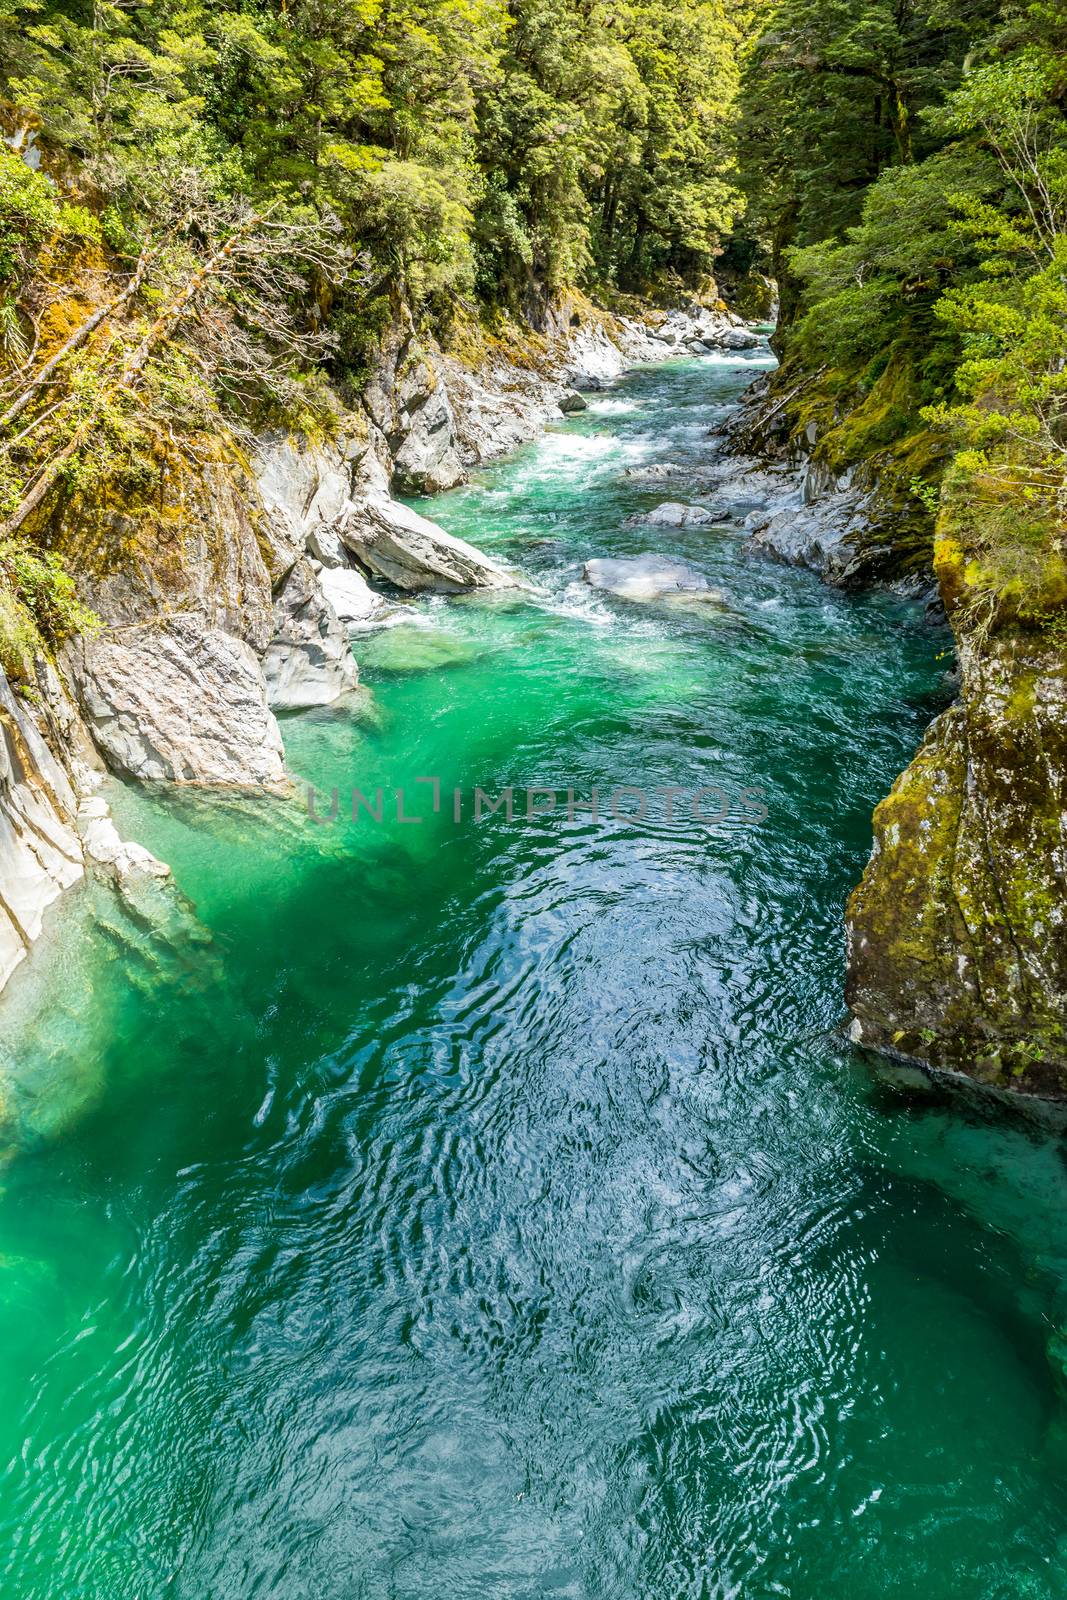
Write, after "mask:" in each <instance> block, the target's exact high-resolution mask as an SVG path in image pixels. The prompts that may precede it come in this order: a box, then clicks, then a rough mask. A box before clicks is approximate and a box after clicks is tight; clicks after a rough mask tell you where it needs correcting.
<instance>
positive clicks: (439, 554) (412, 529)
mask: <svg viewBox="0 0 1067 1600" xmlns="http://www.w3.org/2000/svg"><path fill="white" fill-rule="evenodd" d="M339 533H340V536H341V539H342V541H343V542H344V545H345V547H346V548H347V549H348V550H350V551H351V553H352V554H353V555H354V556H355V558H356V561H357V562H358V563H359V565H360V566H361V567H362V568H363V569H364V570H365V571H366V572H368V573H369V574H370V575H371V576H372V577H375V578H381V579H384V580H385V582H387V583H391V584H394V585H395V586H396V587H397V588H398V589H406V590H408V591H410V592H417V591H419V590H433V591H435V592H436V593H438V594H460V593H462V592H463V591H464V590H465V589H514V588H516V587H518V580H517V579H515V578H514V577H512V576H511V574H510V573H509V572H507V571H505V569H504V568H503V567H502V566H500V565H499V564H498V563H497V562H495V561H493V560H491V559H490V557H489V556H486V555H483V554H482V553H481V551H480V550H476V549H475V548H474V546H473V545H470V544H468V543H467V542H466V540H465V539H457V538H456V537H455V535H454V534H451V533H446V532H445V530H444V528H439V527H438V526H437V523H436V522H431V521H430V520H429V518H428V517H421V516H420V515H419V513H418V512H417V511H412V510H411V508H410V507H409V506H405V505H401V504H400V503H399V502H398V501H396V500H389V499H387V498H385V497H384V496H381V497H379V496H373V495H372V496H368V497H367V498H366V499H365V500H361V501H359V502H358V503H355V504H353V505H351V506H350V507H349V508H348V510H347V512H346V514H345V517H344V520H343V521H342V523H341V525H340V528H339Z"/></svg>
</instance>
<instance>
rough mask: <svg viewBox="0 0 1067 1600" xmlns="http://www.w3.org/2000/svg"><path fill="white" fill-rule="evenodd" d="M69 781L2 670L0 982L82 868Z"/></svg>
mask: <svg viewBox="0 0 1067 1600" xmlns="http://www.w3.org/2000/svg"><path fill="white" fill-rule="evenodd" d="M76 810H77V801H76V799H75V795H74V791H73V789H72V788H71V785H70V781H69V779H68V777H67V775H66V773H65V772H64V771H63V769H62V768H61V767H60V765H59V763H58V762H57V761H56V760H55V758H54V757H53V755H52V753H51V751H50V750H49V749H48V746H47V745H46V744H45V742H44V740H43V739H42V737H41V735H40V733H39V731H38V729H37V728H36V727H35V725H34V723H33V721H32V719H31V717H30V716H29V715H28V713H27V712H26V711H25V710H24V709H23V708H22V707H21V706H20V705H19V703H18V701H17V700H16V699H15V696H14V695H13V694H12V692H11V687H10V685H9V683H8V681H7V678H6V677H5V676H4V673H3V671H2V670H0V988H2V987H3V985H4V984H5V983H6V982H7V980H8V978H9V977H10V976H11V974H12V972H13V971H14V970H15V968H16V967H17V966H18V964H19V962H20V961H22V960H23V958H24V957H25V955H26V954H27V952H28V951H29V948H30V945H31V944H32V943H33V941H34V940H35V939H36V938H38V937H39V935H40V933H41V929H42V927H43V925H44V913H45V911H46V910H47V909H48V907H49V906H50V905H51V904H52V903H53V901H55V900H57V899H58V898H59V896H60V894H62V892H63V890H64V889H67V888H69V887H70V885H71V884H73V883H77V881H78V879H79V878H81V877H82V875H83V873H84V866H83V861H82V848H81V841H80V839H79V837H78V833H77V830H76V828H75V824H74V816H75V812H76Z"/></svg>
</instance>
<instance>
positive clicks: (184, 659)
mask: <svg viewBox="0 0 1067 1600" xmlns="http://www.w3.org/2000/svg"><path fill="white" fill-rule="evenodd" d="M74 663H75V675H76V680H77V684H78V693H79V698H80V700H81V704H82V709H83V711H84V713H85V717H86V720H87V722H88V724H89V727H90V729H91V731H92V735H93V738H94V740H95V741H96V743H97V745H98V747H99V748H100V750H101V751H102V752H103V754H104V756H105V759H106V760H107V762H108V765H109V766H110V767H111V768H112V769H113V770H114V771H117V772H124V773H127V774H129V776H130V777H133V778H138V779H141V780H142V781H143V782H146V783H161V782H166V781H169V782H172V783H195V784H220V785H226V786H233V787H241V788H270V789H278V790H281V789H283V788H285V787H287V783H286V776H285V762H284V756H283V752H282V739H281V734H280V733H279V731H278V724H277V722H276V721H275V720H274V715H273V713H272V711H271V709H270V706H269V705H268V703H267V690H266V685H265V683H264V680H263V674H262V672H261V671H260V666H259V662H258V660H257V659H256V656H255V654H254V653H253V651H252V649H251V648H250V646H249V645H247V644H246V643H245V642H244V641H243V640H241V639H235V638H234V637H233V635H232V634H229V633H225V632H223V630H222V629H221V628H216V627H212V626H210V625H209V624H207V623H206V622H205V621H204V620H203V618H202V617H198V616H192V615H179V616H172V617H167V618H166V619H164V620H163V621H161V622H158V623H149V624H145V625H144V626H142V627H131V628H119V629H114V630H112V631H111V632H109V633H105V634H101V635H100V636H99V637H97V638H94V639H90V640H87V641H85V642H84V643H83V646H82V648H81V650H80V652H79V653H78V655H77V656H76V657H75V658H74Z"/></svg>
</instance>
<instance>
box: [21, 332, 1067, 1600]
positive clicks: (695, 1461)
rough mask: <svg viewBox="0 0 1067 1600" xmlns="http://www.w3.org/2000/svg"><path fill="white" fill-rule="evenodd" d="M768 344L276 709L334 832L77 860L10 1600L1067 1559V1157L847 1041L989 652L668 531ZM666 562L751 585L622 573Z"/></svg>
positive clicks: (39, 970) (521, 477)
mask: <svg viewBox="0 0 1067 1600" xmlns="http://www.w3.org/2000/svg"><path fill="white" fill-rule="evenodd" d="M765 360H766V358H765V357H764V356H763V355H762V354H760V355H757V356H756V357H755V358H752V359H748V360H746V359H743V358H739V357H731V358H729V359H727V358H725V357H708V358H694V359H685V360H675V361H671V362H668V363H665V364H664V365H662V366H658V367H655V368H647V369H642V370H639V371H637V372H635V373H633V374H631V375H630V376H628V377H627V378H626V379H624V380H623V381H622V382H620V383H619V384H618V385H617V386H616V387H615V388H613V389H612V390H611V391H610V392H609V393H607V394H603V395H594V396H591V397H590V402H591V403H590V407H589V410H588V411H586V412H585V413H583V414H582V415H580V416H579V417H576V418H573V419H570V420H568V421H566V422H561V423H560V424H559V425H557V426H555V427H553V428H552V429H551V430H550V432H549V433H548V434H547V435H546V436H545V437H544V438H543V439H542V440H541V441H539V442H538V443H536V444H534V445H532V446H529V447H528V448H526V449H524V450H522V451H521V452H519V453H518V454H517V455H516V456H515V457H514V458H513V459H511V460H509V461H507V462H505V463H503V464H501V465H499V466H496V467H494V468H492V469H491V470H488V471H485V472H482V473H480V474H479V475H478V478H477V480H476V482H474V483H472V484H471V485H470V486H469V487H467V488H464V489H462V490H460V491H457V492H455V493H452V494H450V495H446V496H444V497H441V498H438V499H436V500H435V501H433V502H432V504H427V505H424V506H422V507H421V509H423V510H425V511H427V512H428V514H430V515H432V516H433V517H434V518H435V519H436V520H438V521H439V522H441V523H442V524H443V525H444V526H445V527H447V528H448V529H450V530H451V531H453V532H456V533H459V534H462V535H464V536H465V537H468V538H470V539H471V540H472V541H473V542H475V543H476V544H478V545H479V546H480V547H482V548H484V549H486V550H487V551H489V552H490V553H492V554H494V555H496V556H499V557H500V558H502V559H504V560H506V561H508V562H511V563H514V564H516V565H517V566H518V567H520V568H521V569H522V571H523V572H524V573H525V574H526V575H527V576H528V578H529V579H530V580H531V583H532V584H533V586H534V587H533V589H532V590H531V591H530V592H528V593H525V594H523V595H521V596H518V597H516V596H503V597H501V596H495V597H494V596H489V597H483V598H480V599H479V598H474V597H472V598H468V599H457V600H443V599H440V600H439V599H431V600H426V601H421V602H419V603H417V604H416V605H414V606H413V607H412V608H411V620H410V621H409V622H404V623H402V624H401V625H399V626H396V627H393V628H390V629H386V630H384V631H382V632H380V633H378V634H375V635H372V636H368V637H367V638H366V639H365V640H363V641H361V642H357V656H358V657H359V659H360V663H361V671H362V676H363V679H364V682H365V683H366V685H367V686H368V688H369V690H370V691H371V695H372V698H371V700H370V701H369V702H368V703H365V704H359V705H357V706H355V707H353V706H352V705H347V706H339V707H335V708H331V709H328V710H324V711H322V712H318V713H310V714H304V715H302V716H299V717H294V718H292V719H290V720H288V721H287V722H286V723H285V724H284V726H283V732H284V734H285V738H286V746H287V753H288V756H289V760H290V764H291V766H292V767H293V769H294V770H295V771H296V772H298V773H300V774H301V775H302V776H303V777H304V778H305V779H306V780H307V781H308V782H309V783H311V784H313V785H314V786H315V790H316V796H317V799H316V810H317V813H318V814H319V815H327V816H328V811H329V801H330V795H331V791H332V790H333V789H334V788H336V789H337V790H338V793H339V797H340V799H339V808H338V816H337V818H336V820H335V821H333V822H330V821H328V820H326V821H322V822H320V823H316V822H314V821H312V820H310V819H309V818H308V816H307V814H306V809H305V807H304V796H303V791H302V795H301V800H300V803H298V804H294V805H292V806H290V807H286V806H285V805H283V804H279V803H277V802H271V803H270V804H269V805H266V806H253V805H251V804H248V803H243V802H238V801H224V800H222V799H219V798H214V799H212V798H207V797H204V796H192V795H183V794H170V795H166V796H159V795H154V794H150V793H146V792H138V791H136V790H134V789H132V788H129V789H122V788H120V787H118V786H115V788H114V793H113V795H112V799H113V802H114V808H115V812H116V816H117V818H118V820H119V823H120V826H122V827H123V828H124V829H125V831H126V832H127V833H128V834H132V835H133V836H134V837H136V838H138V839H141V840H142V841H143V842H144V843H145V844H147V845H148V846H149V848H150V849H152V850H153V851H154V852H155V853H156V854H157V855H159V856H161V857H162V858H163V859H165V860H166V861H168V862H169V863H170V864H171V866H172V867H173V869H174V872H175V876H176V878H177V881H178V883H179V884H180V886H181V888H182V889H183V890H184V891H185V893H186V894H187V895H188V896H189V897H190V899H191V901H192V902H193V904H194V905H195V920H194V919H193V917H192V916H191V915H190V916H189V917H188V918H187V919H186V921H185V922H181V923H179V924H178V925H177V927H176V931H175V933H174V939H173V940H171V941H166V940H160V939H159V938H158V937H156V936H154V935H153V934H152V932H151V929H150V927H148V926H143V925H141V923H139V922H138V919H137V918H136V917H135V916H129V915H125V916H124V915H121V914H119V913H118V912H117V911H113V910H109V909H107V908H106V907H105V908H104V909H103V910H101V908H100V906H97V909H96V913H95V914H94V915H90V907H89V905H88V899H89V897H90V894H91V891H89V890H86V891H84V892H83V893H82V894H81V895H80V896H79V895H78V894H73V895H72V896H70V897H69V902H70V903H69V905H68V906H67V907H66V908H64V910H63V911H62V913H61V914H60V915H59V916H58V917H57V918H56V919H55V926H54V929H53V931H52V933H51V934H50V936H49V937H48V939H47V941H46V943H45V946H44V947H43V948H42V949H41V950H40V951H39V952H38V953H37V954H36V955H35V958H34V960H33V961H32V962H31V963H28V968H29V969H30V970H28V971H24V972H23V973H20V974H19V975H18V976H17V978H16V980H15V981H14V983H13V984H12V988H11V993H10V995H9V996H8V997H7V998H6V999H5V1002H4V1011H3V1015H2V1022H3V1029H4V1032H3V1040H2V1042H0V1067H2V1069H3V1077H2V1080H0V1081H3V1083H4V1085H5V1087H4V1091H3V1093H4V1110H5V1117H6V1121H5V1126H6V1128H7V1130H8V1132H7V1135H6V1138H7V1144H8V1149H7V1151H6V1157H7V1159H6V1164H5V1166H4V1168H3V1170H2V1172H0V1185H2V1192H0V1352H2V1357H3V1359H2V1362H0V1593H2V1594H3V1595H4V1596H5V1597H7V1596H10V1597H11V1600H75V1597H79V1596H85V1597H93V1600H97V1597H99V1600H104V1597H105V1596H106V1597H108V1600H156V1597H172V1596H173V1597H182V1600H206V1597H208V1596H210V1597H211V1600H253V1597H256V1600H261V1597H262V1600H267V1597H269V1600H356V1597H360V1600H363V1597H366V1600H416V1597H418V1600H427V1597H438V1596H440V1597H445V1596H449V1597H456V1600H475V1597H483V1596H484V1597H485V1600H503V1597H511V1600H534V1597H537V1600H542V1597H548V1596H559V1597H561V1600H562V1597H574V1600H579V1597H583V1600H584V1597H590V1600H593V1597H596V1600H601V1597H604V1600H607V1597H612V1600H615V1597H617V1600H668V1597H672V1600H673V1597H678V1600H683V1597H684V1600H690V1597H693V1600H695V1597H700V1600H728V1597H729V1600H732V1597H743V1600H765V1597H769V1596H780V1595H784V1596H790V1597H792V1600H826V1597H828V1596H835V1597H837V1596H840V1597H842V1600H845V1597H847V1600H888V1597H900V1600H914V1597H915V1596H917V1595H924V1596H929V1597H930V1600H955V1597H957V1596H964V1595H965V1596H967V1597H968V1600H1009V1597H1012V1600H1014V1597H1017V1596H1027V1597H1030V1596H1032V1597H1041V1600H1054V1597H1062V1595H1063V1594H1064V1593H1065V1592H1067V1539H1065V1533H1067V1527H1065V1495H1064V1490H1065V1487H1067V1481H1065V1480H1067V1432H1065V1427H1064V1422H1065V1416H1064V1409H1063V1399H1064V1392H1065V1390H1064V1381H1063V1371H1064V1361H1065V1350H1067V1333H1064V1332H1061V1331H1060V1330H1062V1329H1064V1328H1065V1326H1067V1246H1065V1241H1064V1234H1063V1226H1062V1219H1063V1217H1064V1215H1065V1214H1067V1206H1065V1201H1067V1181H1065V1180H1067V1168H1065V1165H1064V1161H1063V1154H1062V1149H1061V1146H1060V1143H1059V1141H1058V1140H1057V1139H1056V1137H1055V1136H1054V1135H1053V1134H1052V1133H1051V1132H1043V1131H1041V1130H1040V1128H1038V1127H1036V1126H1030V1125H1027V1124H1025V1123H1023V1122H1021V1121H1020V1120H1018V1119H1011V1118H1005V1117H1004V1116H1001V1115H997V1114H995V1113H994V1112H993V1111H992V1110H991V1109H990V1108H988V1107H983V1106H982V1105H981V1104H978V1105H970V1106H967V1105H961V1104H957V1103H953V1102H952V1101H950V1100H949V1099H947V1098H946V1097H944V1096H941V1095H927V1096H925V1097H923V1096H919V1097H916V1096H914V1095H906V1094H904V1093H902V1092H901V1091H900V1090H899V1089H898V1088H895V1087H893V1086H890V1085H889V1084H887V1083H885V1082H883V1081H881V1080H879V1079H878V1078H876V1077H875V1076H874V1075H873V1074H872V1072H871V1071H870V1069H869V1067H868V1066H867V1065H865V1064H864V1063H863V1062H862V1061H860V1060H858V1059H857V1058H856V1057H855V1056H854V1055H853V1054H852V1053H851V1052H850V1051H849V1050H848V1049H847V1047H845V1046H844V1045H843V1044H842V1043H841V1040H840V1035H839V1033H838V1031H837V1029H838V1024H839V1023H840V1020H841V1013H842V1002H841V990H842V972H843V940H842V909H843V904H844V900H845V897H846V895H847V893H848V890H849V888H850V887H851V886H852V884H854V883H855V882H856V880H857V878H858V876H859V874H860V872H861V871H862V868H863V863H864V861H865V859H866V856H867V853H868V850H869V847H870V816H871V811H872V808H873V806H874V804H875V803H876V801H877V800H878V799H879V797H880V796H881V795H882V794H884V793H885V792H886V790H887V789H888V787H889V785H890V784H891V782H892V780H893V778H894V776H895V775H896V773H897V772H899V771H900V770H901V768H902V767H903V766H904V765H905V764H906V763H907V761H908V759H909V757H910V756H911V754H912V752H913V750H914V749H915V747H916V745H917V743H918V740H919V738H920V737H921V734H922V731H923V729H924V727H925V726H926V724H927V723H928V721H929V719H930V717H931V716H932V715H933V714H935V713H936V711H937V710H938V709H939V708H940V706H941V705H942V704H944V703H945V700H946V698H947V695H948V693H949V690H948V687H947V685H946V682H945V670H946V668H947V667H948V666H949V665H950V662H949V660H948V659H946V652H947V651H948V649H949V644H948V640H947V637H946V636H945V635H944V634H942V633H940V632H938V631H936V630H933V629H930V628H929V627H926V626H925V625H924V624H923V620H922V616H921V610H920V609H919V608H916V607H913V606H909V605H907V604H906V603H904V602H902V601H900V600H898V599H895V598H893V597H891V596H887V595H880V596H879V595H875V596H868V597H863V598H855V597H849V596H844V595H841V594H839V593H835V592H833V591H830V590H828V589H826V588H825V587H824V586H822V585H821V584H820V583H819V582H818V580H817V579H816V578H815V577H814V576H812V575H811V574H808V573H804V572H798V571H795V570H792V569H789V568H785V567H781V566H776V565H773V564H771V563H768V562H766V561H763V560H759V559H754V558H753V557H751V556H750V555H748V554H746V552H745V550H744V548H743V544H742V541H741V539H740V538H739V537H738V534H737V532H736V530H734V531H730V530H729V529H726V528H721V527H720V528H707V527H681V528H678V527H653V526H647V525H641V524H639V523H638V524H632V523H631V522H630V520H629V519H631V518H632V517H634V516H636V515H639V514H641V513H642V512H647V511H648V510H649V509H651V508H652V507H654V506H655V505H656V504H658V503H659V502H662V501H664V500H690V499H693V498H700V495H699V489H700V482H701V480H700V472H701V467H702V464H703V463H704V462H705V461H706V458H707V453H708V449H709V444H710V440H709V433H710V432H711V431H713V430H714V429H715V428H716V427H718V426H719V425H721V423H722V421H723V420H724V418H725V417H726V415H727V414H728V412H729V410H730V408H731V407H732V406H733V405H734V404H735V403H736V399H737V396H738V394H739V393H740V391H741V389H742V388H743V386H744V384H745V383H746V382H747V381H749V379H750V378H751V377H752V375H753V368H754V367H758V366H759V365H761V364H763V363H764V362H765ZM651 464H671V465H672V466H674V467H675V468H681V469H683V470H682V474H681V475H680V476H678V475H676V476H674V477H673V478H671V479H670V480H669V481H667V480H664V481H659V482H657V481H652V480H649V479H648V478H647V477H642V476H641V474H640V472H639V471H638V472H636V473H635V471H634V469H641V468H645V467H648V466H649V465H651ZM714 499H715V497H714V495H712V496H710V498H709V503H712V502H713V501H714ZM644 551H654V552H658V553H660V554H664V555H667V556H671V557H679V558H681V559H682V560H685V561H687V562H689V563H691V564H692V565H693V566H695V567H696V568H698V569H699V570H700V571H701V572H702V573H704V574H705V575H706V576H707V577H708V579H709V580H710V582H711V583H712V584H713V585H715V586H717V587H719V588H721V589H722V590H723V591H724V594H725V604H724V605H723V606H721V607H718V606H708V605H707V604H697V605H690V606H679V605H650V604H640V603H635V602H632V601H630V602H627V601H625V600H621V599H616V598H614V597H612V596H611V595H607V594H603V593H598V592H595V591H593V590H592V589H591V588H590V587H589V586H588V585H587V584H586V583H585V582H584V581H583V579H582V564H583V563H584V561H585V560H586V559H588V558H590V557H594V556H615V555H620V554H622V555H626V554H639V553H642V552H644ZM417 779H436V780H438V785H435V784H434V783H433V782H422V783H418V782H416V780H417ZM354 787H358V788H359V789H360V790H361V791H362V793H363V794H364V795H365V796H366V797H367V799H368V801H369V802H370V805H371V807H372V808H373V807H374V806H375V804H376V791H377V789H378V788H379V787H380V788H381V789H382V791H383V796H384V800H383V812H382V819H381V821H380V822H379V821H377V820H375V818H374V816H373V815H371V813H370V812H369V811H368V809H367V808H366V807H364V806H360V807H359V808H358V820H357V821H355V822H353V821H352V819H351V795H352V790H353V788H354ZM400 787H402V788H403V789H404V808H405V815H406V816H408V817H416V816H420V817H421V818H422V820H421V821H420V822H407V821H402V820H399V819H398V817H397V808H396V804H395V800H394V791H395V790H396V789H397V788H400ZM508 787H511V789H512V791H513V814H512V816H511V818H510V819H509V818H508V816H507V814H506V805H501V807H500V809H498V810H497V811H496V812H494V813H492V814H483V815H482V816H481V817H480V819H479V820H477V821H475V818H474V795H475V790H476V788H481V789H482V790H483V791H484V792H485V793H486V794H487V795H488V796H490V797H491V798H493V799H496V798H497V797H499V796H500V795H501V793H502V791H503V790H505V789H506V788H508ZM594 788H596V789H597V791H598V801H599V807H598V814H597V815H593V813H592V812H591V811H590V810H588V809H582V808H581V806H580V804H578V803H579V802H583V801H584V802H589V800H590V798H591V794H592V791H593V789H594ZM568 789H570V790H572V791H573V799H574V801H575V802H576V803H575V804H574V805H573V806H572V807H571V808H570V814H568V806H567V791H568ZM669 789H673V790H675V791H677V792H676V794H675V796H674V800H673V802H672V807H671V814H670V816H669V817H668V815H667V797H666V795H665V794H664V793H662V791H665V790H669ZM457 790H458V791H459V796H460V799H459V817H458V820H457V817H456V814H455V804H456V802H455V792H456V791H457ZM535 790H536V791H552V793H553V794H554V796H555V805H554V809H552V810H551V811H549V810H548V804H549V796H548V794H547V793H544V792H543V793H540V794H537V795H533V794H532V791H535ZM623 790H625V791H627V793H625V794H623V793H622V792H621V791H623ZM616 791H619V792H618V793H617V792H616ZM635 791H636V792H635ZM657 791H660V792H657ZM757 791H758V793H757ZM435 793H439V802H440V804H439V809H438V810H437V811H434V809H433V801H434V796H435ZM696 796H701V798H698V799H696V800H694V797H696ZM723 797H725V798H723ZM613 799H614V804H613ZM528 807H532V809H533V812H534V815H532V816H528V815H527V810H528ZM642 811H643V812H644V815H641V814H640V813H641V812H642Z"/></svg>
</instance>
